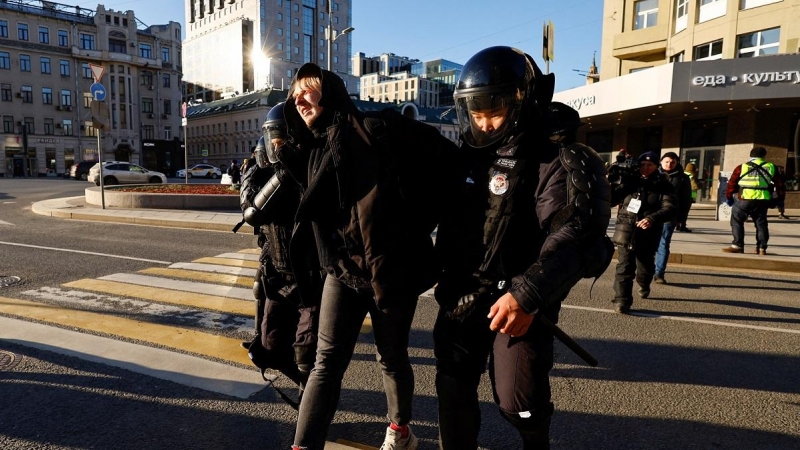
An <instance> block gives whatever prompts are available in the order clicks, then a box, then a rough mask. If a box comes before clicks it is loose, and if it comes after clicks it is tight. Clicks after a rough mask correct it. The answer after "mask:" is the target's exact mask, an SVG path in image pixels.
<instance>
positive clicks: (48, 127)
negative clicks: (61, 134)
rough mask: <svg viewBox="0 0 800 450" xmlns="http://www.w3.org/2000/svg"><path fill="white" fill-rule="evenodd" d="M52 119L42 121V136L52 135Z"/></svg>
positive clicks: (53, 131)
mask: <svg viewBox="0 0 800 450" xmlns="http://www.w3.org/2000/svg"><path fill="white" fill-rule="evenodd" d="M53 128H55V126H54V124H53V119H44V134H47V135H52V134H54V133H55V130H54V129H53Z"/></svg>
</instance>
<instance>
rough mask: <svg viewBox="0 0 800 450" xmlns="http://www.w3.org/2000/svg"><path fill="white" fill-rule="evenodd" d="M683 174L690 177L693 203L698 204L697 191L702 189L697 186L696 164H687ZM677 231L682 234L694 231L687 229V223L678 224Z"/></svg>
mask: <svg viewBox="0 0 800 450" xmlns="http://www.w3.org/2000/svg"><path fill="white" fill-rule="evenodd" d="M683 173H685V174H686V176H688V177H689V185H690V186H691V187H692V203H697V191H698V190H699V189H700V186H699V185H698V184H697V176H696V175H695V173H696V170H695V167H694V163H688V164H686V167H685V168H684V169H683ZM690 207H691V206H690ZM675 231H678V232H681V233H691V232H692V230H690V229H689V228H686V221H684V222H678V225H677V226H676V227H675Z"/></svg>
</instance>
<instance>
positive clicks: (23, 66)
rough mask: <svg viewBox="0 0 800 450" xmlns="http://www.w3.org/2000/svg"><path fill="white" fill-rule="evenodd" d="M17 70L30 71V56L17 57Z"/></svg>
mask: <svg viewBox="0 0 800 450" xmlns="http://www.w3.org/2000/svg"><path fill="white" fill-rule="evenodd" d="M19 70H20V71H21V72H30V71H31V56H30V55H19Z"/></svg>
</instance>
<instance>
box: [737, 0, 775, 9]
mask: <svg viewBox="0 0 800 450" xmlns="http://www.w3.org/2000/svg"><path fill="white" fill-rule="evenodd" d="M780 1H782V0H742V9H750V8H756V7H759V6H764V5H769V4H770V3H778V2H780Z"/></svg>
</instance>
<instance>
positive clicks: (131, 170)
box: [88, 161, 167, 186]
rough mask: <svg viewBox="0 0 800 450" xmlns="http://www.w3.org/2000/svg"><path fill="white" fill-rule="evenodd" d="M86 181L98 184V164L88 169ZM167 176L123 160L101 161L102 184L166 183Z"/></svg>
mask: <svg viewBox="0 0 800 450" xmlns="http://www.w3.org/2000/svg"><path fill="white" fill-rule="evenodd" d="M88 181H89V182H90V183H94V184H96V185H97V186H100V164H95V165H94V166H92V168H91V169H89V177H88ZM166 182H167V176H166V175H164V174H163V173H161V172H155V171H152V170H147V169H145V168H144V167H142V166H138V165H136V164H132V163H129V162H125V161H106V162H104V163H103V184H104V185H112V184H147V183H166Z"/></svg>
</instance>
